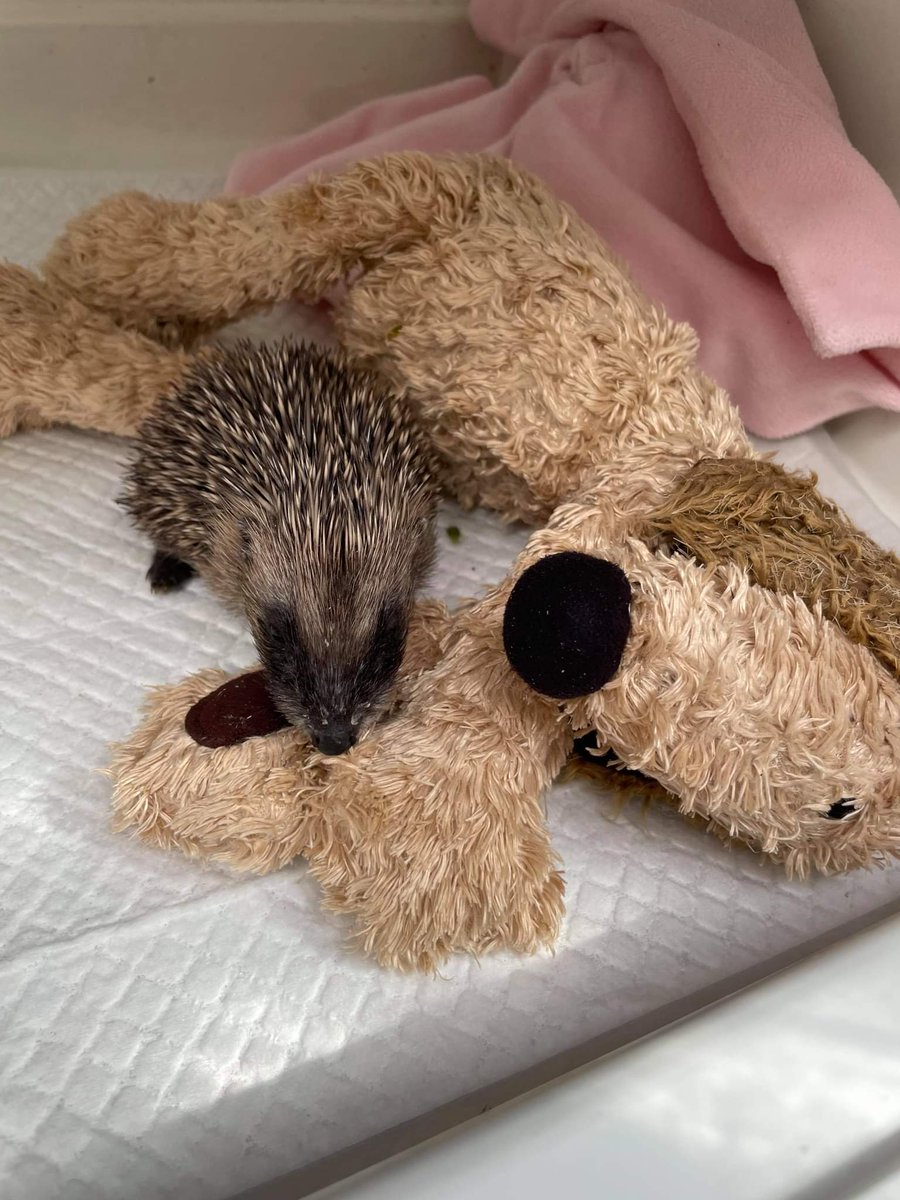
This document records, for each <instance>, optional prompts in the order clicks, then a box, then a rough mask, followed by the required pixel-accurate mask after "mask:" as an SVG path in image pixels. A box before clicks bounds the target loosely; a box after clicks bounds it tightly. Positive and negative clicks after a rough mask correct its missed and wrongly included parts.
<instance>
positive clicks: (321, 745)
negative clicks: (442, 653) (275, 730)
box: [254, 602, 408, 754]
mask: <svg viewBox="0 0 900 1200" xmlns="http://www.w3.org/2000/svg"><path fill="white" fill-rule="evenodd" d="M407 617H408V614H407V612H406V611H405V610H404V608H403V607H402V606H400V605H398V604H394V603H390V602H385V603H383V604H382V605H381V606H380V607H379V609H378V612H377V616H376V618H375V620H374V622H373V623H372V625H371V626H370V627H369V628H368V630H366V631H363V632H362V633H357V634H356V635H355V636H352V637H347V636H341V633H340V632H336V633H335V635H334V636H333V637H332V638H324V637H323V638H320V639H313V638H311V637H310V635H309V633H308V632H307V631H306V630H305V629H304V626H303V623H302V622H301V620H300V617H299V614H298V613H296V612H295V611H293V610H292V609H291V608H290V607H289V606H287V605H282V604H273V605H270V606H268V607H267V608H265V609H264V610H263V612H262V614H261V616H260V617H259V618H258V620H257V622H256V623H255V625H256V627H255V630H254V634H255V640H256V644H257V648H258V650H259V654H260V657H261V659H262V663H263V668H264V670H265V672H266V675H267V678H268V683H269V690H270V692H271V695H272V698H273V700H274V701H275V704H276V707H277V708H278V709H279V710H280V711H281V713H282V714H283V715H284V716H285V717H286V718H287V719H288V720H289V721H290V722H291V724H293V725H298V726H300V727H301V728H303V729H305V730H306V731H307V732H308V734H309V737H310V740H311V741H312V743H313V745H314V746H315V747H316V749H317V750H319V751H321V753H323V754H344V753H345V752H346V751H347V750H349V749H350V748H351V746H353V745H355V743H356V742H357V741H358V740H359V738H360V736H361V735H362V733H363V732H364V731H365V730H366V729H367V728H368V727H370V726H371V725H372V724H374V723H375V721H376V720H377V719H378V718H379V716H381V714H382V713H383V711H384V708H385V705H386V703H387V700H388V697H389V695H390V692H391V688H392V685H393V683H394V680H395V679H396V676H397V672H398V670H399V668H400V663H401V661H402V659H403V651H404V648H405V645H406V633H407V624H408V620H407ZM344 632H345V634H346V631H344Z"/></svg>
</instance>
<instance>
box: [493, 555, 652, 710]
mask: <svg viewBox="0 0 900 1200" xmlns="http://www.w3.org/2000/svg"><path fill="white" fill-rule="evenodd" d="M630 609H631V586H630V585H629V583H628V579H627V577H626V575H625V573H624V571H622V569H621V568H620V567H617V566H616V564H615V563H611V562H608V561H607V560H606V559H605V558H597V557H595V556H594V555H591V554H580V553H577V552H575V551H565V552H563V553H561V554H551V555H549V556H548V557H546V558H542V559H540V560H539V561H538V562H536V563H534V564H533V565H532V566H530V567H529V568H528V569H527V570H526V571H524V572H523V573H522V575H521V576H520V577H519V579H518V580H517V582H516V584H515V587H514V588H513V590H512V592H511V593H510V596H509V600H508V601H507V603H506V611H505V613H504V615H503V648H504V650H505V651H506V657H507V658H508V660H509V664H510V666H511V667H512V669H513V670H514V671H515V672H516V674H517V675H519V676H520V677H521V678H522V679H523V680H524V681H525V683H527V684H528V686H529V687H530V688H533V689H534V691H536V692H540V694H541V695H543V696H549V697H550V698H552V699H554V700H573V699H575V698H576V697H578V696H589V695H590V694H591V693H592V692H596V691H599V690H600V688H602V687H603V686H604V685H605V684H607V683H609V681H610V679H612V678H613V676H614V675H615V673H616V671H617V670H618V669H619V664H620V663H621V661H622V655H623V653H624V651H625V646H626V644H627V642H628V637H629V634H630V633H631V611H630Z"/></svg>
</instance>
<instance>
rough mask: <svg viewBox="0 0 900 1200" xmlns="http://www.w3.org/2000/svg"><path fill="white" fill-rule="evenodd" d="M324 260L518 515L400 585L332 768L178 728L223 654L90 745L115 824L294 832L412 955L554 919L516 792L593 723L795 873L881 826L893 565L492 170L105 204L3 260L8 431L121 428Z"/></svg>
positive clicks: (452, 474) (401, 383)
mask: <svg viewBox="0 0 900 1200" xmlns="http://www.w3.org/2000/svg"><path fill="white" fill-rule="evenodd" d="M339 283H341V284H344V285H345V293H344V296H343V298H342V300H341V302H340V305H339V308H338V311H337V325H338V330H339V333H340V337H341V340H342V342H343V343H344V345H345V346H346V347H347V348H348V350H349V351H350V352H351V353H352V354H353V355H354V356H356V357H358V358H359V359H360V360H362V361H364V362H366V363H367V364H369V365H374V366H377V367H378V368H379V369H380V370H381V371H382V372H384V373H385V374H386V375H387V376H388V377H389V378H390V380H391V381H392V383H393V384H394V385H395V386H396V387H398V388H400V389H402V391H403V392H404V393H405V394H406V395H407V396H408V397H409V398H410V399H411V401H412V402H413V403H414V404H415V406H416V408H417V410H418V412H419V414H420V417H421V420H422V422H423V424H424V425H425V427H426V428H427V430H428V431H429V433H430V435H431V438H432V440H433V442H434V445H435V447H436V449H437V451H438V453H439V455H440V459H441V462H442V466H443V473H444V482H445V484H446V487H447V489H448V491H449V492H450V493H451V494H453V495H454V496H455V497H456V498H457V499H459V500H460V501H461V502H462V503H463V504H466V505H474V504H482V505H486V506H488V507H490V508H492V509H494V510H495V511H497V512H499V513H500V514H502V515H503V516H504V517H507V518H511V519H517V518H518V519H524V520H527V521H529V522H532V523H544V527H543V528H542V529H541V530H540V531H539V532H537V533H535V535H534V536H533V537H532V539H531V541H530V542H529V544H528V546H527V547H526V549H525V551H524V552H523V554H522V556H521V557H520V559H519V561H518V562H517V563H516V564H515V566H514V569H513V571H512V572H511V574H510V576H509V578H508V579H506V580H505V581H504V582H503V583H501V584H499V585H498V586H497V587H496V588H494V589H492V590H491V591H490V592H489V593H488V594H487V595H486V596H484V597H483V598H482V599H480V600H479V601H477V602H476V603H474V604H472V605H469V606H466V607H464V608H463V609H461V610H460V611H459V612H457V613H456V614H454V615H452V616H450V615H448V614H447V613H446V612H445V611H444V610H443V609H441V608H440V607H439V606H435V605H434V604H432V603H430V602H426V603H424V604H423V605H421V606H420V609H419V612H418V615H417V618H416V622H415V623H414V629H413V634H412V636H411V639H410V646H409V650H408V653H407V660H406V663H405V667H404V677H403V682H402V687H401V690H400V695H399V696H398V710H397V712H396V715H395V716H394V717H393V718H392V720H391V721H390V722H389V723H387V724H386V725H384V726H383V727H382V728H380V729H379V730H376V731H375V733H374V734H373V735H372V736H371V737H370V738H368V739H367V740H366V741H364V742H363V743H361V744H360V745H359V746H357V747H356V748H355V749H354V750H353V751H352V752H351V753H350V754H348V755H347V756H346V757H345V758H342V759H340V760H335V761H326V760H324V759H322V758H321V757H320V756H318V755H316V754H315V753H314V752H313V751H312V750H311V749H310V748H309V747H308V746H307V745H306V744H305V743H304V742H303V739H302V737H301V735H300V734H299V733H298V731H296V730H293V729H286V730H281V731H279V732H274V733H272V734H271V735H270V736H268V737H261V738H254V739H252V740H250V741H244V742H242V743H240V744H237V745H233V746H228V747H221V748H219V749H209V748H205V747H201V746H199V745H198V744H197V743H196V742H195V741H194V740H193V739H192V738H191V736H190V735H189V734H188V733H187V732H186V730H185V728H184V721H185V715H186V713H187V712H188V710H189V709H190V708H191V705H192V704H193V703H194V702H196V701H197V700H199V699H201V697H203V696H204V695H205V694H206V693H207V692H209V691H210V690H211V688H213V687H214V686H216V684H217V683H221V682H222V681H223V677H222V676H220V675H214V674H211V673H208V672H207V673H203V674H202V675H201V676H198V677H194V678H193V679H190V680H186V681H185V682H184V683H182V684H180V685H177V686H176V687H175V688H168V689H164V690H163V691H161V692H158V693H156V694H155V695H154V697H153V698H152V699H151V702H150V708H149V712H148V715H147V718H146V721H145V723H144V724H143V725H142V726H141V728H140V729H139V730H138V731H137V732H136V734H135V735H134V737H133V738H132V740H131V741H130V742H129V743H128V744H126V745H125V746H122V747H119V748H118V750H117V753H116V758H115V762H114V767H113V775H114V779H115V785H116V800H115V803H116V808H117V811H118V813H119V821H120V823H121V824H123V825H133V826H135V827H136V828H137V829H138V831H139V833H140V834H141V836H143V837H145V838H147V839H149V840H152V841H155V842H157V843H159V844H162V845H177V846H179V847H181V848H182V849H183V850H185V851H187V852H189V853H192V854H196V855H199V856H201V857H208V858H217V859H222V860H225V861H228V862H231V863H233V864H234V865H236V866H238V867H249V868H253V869H259V870H265V869H271V868H273V867H277V866H280V865H282V864H284V863H285V862H287V861H289V860H290V859H291V858H293V857H295V856H296V855H298V854H303V855H305V856H306V857H307V859H308V861H309V863H310V866H311V869H312V870H313V872H314V873H315V875H316V877H317V878H318V879H319V880H320V882H321V883H322V886H323V889H324V891H325V895H326V900H327V902H328V904H329V905H331V906H332V907H334V908H337V909H340V910H343V911H347V912H350V913H352V914H353V915H354V917H355V919H356V923H357V927H358V930H359V932H360V935H361V937H362V939H363V941H364V943H365V945H366V946H367V948H368V949H369V950H370V951H371V952H372V953H373V954H375V956H376V957H377V958H378V959H379V960H380V961H382V962H385V963H390V964H393V965H398V966H404V967H409V966H415V967H422V968H430V967H433V966H434V965H435V964H437V963H439V962H440V961H442V959H444V958H445V957H446V956H447V955H448V954H449V953H451V952H453V951H457V950H468V951H472V952H476V953H479V952H483V951H485V950H487V949H489V948H492V947H494V946H507V947H512V948H515V949H518V950H522V951H531V950H534V949H535V948H536V947H538V946H539V945H542V944H547V943H550V942H552V940H553V939H554V937H555V936H556V932H557V929H558V923H559V919H560V915H561V911H562V890H563V889H562V881H561V878H560V876H559V873H558V870H557V863H556V861H555V858H554V854H553V851H552V847H551V845H550V842H549V837H548V834H547V830H546V827H545V824H544V820H543V811H542V799H543V795H544V792H545V791H546V788H547V786H548V785H549V783H550V782H551V781H552V779H553V778H554V776H555V775H556V774H557V773H558V771H559V770H560V768H561V766H562V765H563V763H564V761H565V759H566V757H567V755H568V754H569V752H570V750H571V747H572V744H573V740H574V738H575V736H576V735H577V734H579V733H583V732H585V731H587V730H595V731H596V734H597V745H598V749H599V751H600V753H609V752H611V753H612V755H613V756H614V758H615V759H616V760H617V761H618V762H619V763H621V764H622V765H624V766H625V767H627V768H629V769H631V770H633V771H639V772H641V773H643V774H644V775H646V776H648V777H650V778H651V779H654V780H656V781H657V782H658V783H660V784H661V785H662V786H663V787H664V788H665V789H666V790H667V792H668V793H669V794H670V795H671V796H672V797H673V798H674V799H675V800H676V801H677V802H678V804H679V805H680V807H681V808H682V810H683V811H685V812H689V813H693V814H697V815H699V816H702V817H705V818H707V819H708V820H709V821H710V822H712V823H713V824H714V825H715V826H716V827H717V828H718V829H719V830H721V831H722V832H724V833H725V834H727V835H729V836H735V837H739V838H741V839H743V840H745V841H747V842H749V843H750V844H751V845H752V846H754V847H755V848H757V849H760V850H762V851H765V852H766V853H769V854H773V855H775V856H777V857H780V858H782V859H784V860H785V861H786V862H787V863H788V864H789V866H790V867H791V868H792V869H794V870H799V871H805V870H807V869H809V868H811V867H815V868H819V869H825V870H836V869H845V868H848V867H853V866H857V865H861V864H864V863H867V862H870V861H873V860H877V859H880V858H883V857H884V856H886V855H889V854H891V853H896V852H897V851H898V850H900V684H898V678H897V667H898V659H900V630H898V622H900V564H898V562H897V559H896V558H894V556H892V555H890V554H887V553H886V552H884V551H882V550H880V549H879V548H878V547H877V546H874V545H873V544H872V543H871V542H870V541H869V540H868V539H867V538H865V537H864V535H862V534H861V533H859V531H857V530H855V529H853V527H852V526H851V525H849V523H848V522H847V521H846V519H845V518H843V517H842V516H841V514H840V513H838V512H837V511H836V510H835V509H834V508H833V506H830V505H828V504H827V502H825V501H823V500H822V498H821V497H820V496H819V495H818V493H817V492H816V491H815V487H814V481H810V480H803V479H798V478H796V477H793V476H789V475H787V474H786V473H785V472H783V471H781V469H780V468H778V467H776V466H774V465H772V464H770V463H766V462H761V461H759V460H758V459H757V458H756V457H755V455H754V453H753V451H752V449H751V447H750V445H749V443H748V441H747V439H746V436H745V434H744V432H743V429H742V427H741V423H740V420H739V418H738V416H737V413H736V411H735V410H734V408H733V407H732V405H731V404H730V402H729V401H728V399H727V397H726V396H725V394H724V393H723V392H722V390H721V389H719V388H717V387H716V386H715V385H714V384H713V383H712V382H711V381H710V380H709V379H708V378H707V377H706V376H705V375H703V373H702V372H701V371H700V370H699V369H698V367H697V365H696V359H695V356H696V338H695V335H694V334H693V331H692V330H690V329H689V328H688V327H687V326H685V325H680V324H676V323H673V322H672V321H671V320H669V318H668V317H667V316H666V315H665V314H664V313H663V312H661V311H660V310H659V309H658V308H656V307H655V306H653V305H651V304H650V303H648V302H647V301H646V300H645V299H644V298H643V297H642V296H641V295H640V293H639V292H638V291H637V290H636V288H635V287H634V285H633V284H632V283H631V281H630V280H629V279H628V277H627V274H626V273H625V271H624V270H623V268H622V267H621V266H620V265H619V264H618V263H617V262H616V261H615V259H614V258H613V257H612V256H611V255H610V254H609V252H608V251H607V249H606V248H605V247H604V246H603V245H602V243H601V242H600V241H599V239H598V238H597V237H596V235H595V234H594V233H593V232H592V231H591V230H590V229H589V228H588V227H587V226H585V225H584V224H583V223H582V222H581V221H580V220H579V219H578V218H577V217H576V216H575V214H574V213H572V212H571V210H569V209H568V208H566V206H564V205H562V204H560V203H559V202H558V201H556V200H555V199H554V198H553V197H552V196H551V195H550V194H549V193H548V192H547V191H546V189H544V187H543V186H542V185H541V184H540V183H539V182H537V181H536V180H534V179H533V178H531V177H530V176H527V175H525V174H524V173H522V172H521V171H519V170H517V169H516V168H515V167H513V166H512V165H511V164H509V163H507V162H505V161H502V160H497V159H492V158H484V157H478V156H472V157H463V158H439V159H434V158H428V157H426V156H422V155H414V154H411V155H394V156H390V157H388V158H385V159H381V160H378V161H375V162H369V163H360V164H356V165H354V166H352V167H350V168H348V169H347V170H346V171H345V172H344V173H342V174H340V175H337V176H335V177H333V178H330V179H326V180H323V181H316V182H312V183H309V184H307V185H304V186H302V187H299V188H296V189H291V190H289V191H285V192H283V193H280V194H277V195H274V196H271V197H261V198H259V197H254V198H247V199H239V198H229V199H226V200H213V201H205V202H200V203H198V204H172V203H168V202H165V201H158V200H153V199H150V198H148V197H145V196H140V195H135V194H129V195H124V196H121V197H116V198H113V199H112V200H110V201H107V202H105V203H104V204H102V205H100V206H99V207H98V208H96V209H94V210H92V211H90V212H88V213H87V214H85V215H84V216H82V217H81V218H78V219H77V220H76V221H75V222H73V224H72V225H71V226H70V227H69V229H68V230H67V231H66V233H65V234H64V236H63V237H62V238H61V239H60V241H59V243H58V244H57V246H56V247H55V248H54V250H53V252H52V254H51V255H50V258H49V259H48V262H47V264H46V267H45V279H44V280H43V281H38V280H35V279H33V278H31V277H29V276H27V274H25V273H22V272H20V271H18V269H16V268H7V269H6V273H5V275H4V276H3V279H2V283H0V329H2V332H3V333H4V338H5V342H4V344H5V345H6V346H7V347H9V346H10V344H11V345H12V347H13V348H12V349H11V350H10V349H7V352H6V354H5V355H4V357H3V359H2V360H0V422H2V423H3V429H4V430H6V431H7V432H11V431H12V429H14V428H15V427H16V425H21V426H25V427H33V426H35V425H40V424H46V423H49V422H51V421H58V420H66V421H69V422H71V423H75V424H82V425H85V426H87V427H96V428H105V429H110V430H112V431H114V432H117V433H129V432H132V431H133V430H134V429H135V428H136V427H137V425H138V423H139V422H140V420H141V419H142V417H143V416H144V415H145V413H146V412H147V411H148V409H149V407H150V406H151V405H152V404H153V403H154V402H155V399H156V397H158V395H159V394H160V391H161V390H162V389H164V388H165V387H166V386H168V385H169V384H170V383H171V382H172V381H176V380H178V379H180V378H183V376H184V374H185V373H186V372H188V371H190V369H191V364H192V358H191V354H190V352H189V349H188V347H189V345H190V343H191V342H192V341H193V340H194V339H195V338H196V337H197V335H198V334H207V333H210V332H213V331H214V330H215V329H217V328H218V327H219V326H221V325H222V324H224V323H226V322H228V321H230V320H233V319H235V318H238V317H241V316H244V315H246V314H247V313H248V312H250V311H252V310H255V309H258V308H260V307H264V306H266V305H269V304H271V303H274V302H276V301H278V300H282V299H285V298H289V297H293V296H301V297H304V298H309V299H315V298H318V297H321V296H322V295H324V294H325V293H326V292H328V291H329V290H330V289H332V288H333V287H334V286H335V285H337V284H339ZM48 312H49V313H50V314H51V315H50V316H49V317H48V315H47V314H48ZM47 321H49V322H50V324H51V325H52V328H53V329H54V342H53V348H52V352H50V351H48V352H46V353H45V352H44V351H42V348H41V346H42V342H41V336H40V335H41V330H42V329H44V328H46V324H41V323H42V322H44V323H46V322H47ZM94 344H96V345H97V346H99V347H101V348H102V352H100V351H99V350H98V353H97V356H96V360H94V359H92V357H91V355H92V351H91V347H92V345H94ZM67 347H68V352H67V349H66V348H67ZM200 353H202V350H201V351H200ZM73 364H74V365H73ZM76 368H77V369H76ZM22 379H25V380H27V384H28V385H27V387H24V388H23V387H19V388H18V389H17V387H16V381H17V380H22ZM60 380H63V381H66V383H67V386H68V392H67V400H66V403H65V405H63V404H61V403H60V400H59V388H58V386H57V385H58V383H59V381H60ZM719 514H721V521H720V520H719ZM782 548H784V549H783V552H781V551H782ZM823 581H828V582H827V583H824V582H823Z"/></svg>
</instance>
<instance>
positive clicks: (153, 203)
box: [43, 154, 490, 335]
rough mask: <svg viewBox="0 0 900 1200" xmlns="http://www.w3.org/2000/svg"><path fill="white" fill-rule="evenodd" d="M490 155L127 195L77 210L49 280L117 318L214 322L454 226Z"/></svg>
mask: <svg viewBox="0 0 900 1200" xmlns="http://www.w3.org/2000/svg"><path fill="white" fill-rule="evenodd" d="M489 164H490V160H484V159H478V158H468V159H467V158H455V159H450V158H448V159H433V158H430V157H428V156H427V155H421V154H395V155H388V156H386V157H385V158H382V159H377V160H372V161H368V162H361V163H356V164H354V165H353V166H351V167H349V168H348V169H347V170H346V171H344V172H342V173H340V174H338V175H334V176H331V177H329V178H327V179H324V180H313V181H310V182H308V183H305V184H303V185H301V186H299V187H294V188H288V189H286V190H284V191H283V192H280V193H276V194H274V195H271V196H252V197H225V198H220V199H214V200H203V201H199V202H178V201H171V200H161V199H157V198H155V197H152V196H147V195H145V194H142V193H140V192H126V193H122V194H120V195H117V196H112V197H110V198H109V199H107V200H104V201H102V202H101V203H100V204H98V205H96V206H95V207H93V208H90V209H88V210H87V211H86V212H84V213H82V214H81V216H79V217H76V218H75V219H74V220H73V221H72V222H70V224H69V225H68V226H67V228H66V229H65V231H64V232H63V234H62V236H61V237H60V238H59V239H58V241H57V242H56V244H55V245H54V247H53V248H52V250H51V251H50V254H49V256H48V258H47V260H46V262H45V263H44V268H43V269H44V272H45V274H46V276H47V277H48V279H51V280H52V281H53V282H54V283H56V284H57V285H59V286H61V287H63V288H65V290H66V291H68V292H69V293H70V294H72V295H75V296H78V298H79V299H80V300H81V301H82V302H83V303H85V304H89V305H90V306H91V307H93V308H96V309H100V310H102V311H104V312H106V313H108V314H110V315H111V316H112V317H114V319H115V320H116V321H118V322H119V323H120V324H124V325H128V326H130V327H132V328H135V329H140V330H142V331H143V332H145V333H150V334H154V335H155V333H156V332H157V331H158V330H159V329H160V328H166V327H167V323H169V324H168V327H169V328H171V327H172V326H174V327H175V328H177V327H178V326H179V325H180V326H183V327H185V328H187V329H188V330H190V331H191V332H192V333H196V332H197V331H203V330H205V331H209V330H212V329H214V328H216V327H218V326H221V325H223V324H226V323H227V322H229V321H232V320H235V319H237V318H238V317H241V316H244V315H246V314H248V313H250V312H253V311H255V310H257V309H261V308H265V307H267V306H270V305H272V304H275V303H278V302H279V301H282V300H287V299H290V298H292V297H295V296H301V297H303V298H304V299H309V300H313V299H317V298H320V297H321V296H322V295H323V294H324V292H326V291H327V290H328V288H330V287H331V286H332V285H334V284H335V283H336V282H338V281H339V280H341V279H342V278H344V277H345V276H346V275H347V274H348V272H349V271H350V270H351V269H352V268H353V267H354V266H356V265H359V264H363V263H365V262H367V261H372V260H377V259H381V258H383V257H384V256H385V255H387V254H390V253H391V252H392V251H395V250H397V249H401V248H404V247H408V246H410V245H412V244H413V243H414V242H417V241H420V240H422V239H424V238H425V237H428V236H430V235H431V234H432V233H433V232H434V231H435V230H436V229H438V230H439V229H441V228H445V227H449V226H454V225H457V224H458V223H459V221H460V219H461V217H462V215H463V214H464V213H466V212H468V211H469V210H471V209H472V207H473V204H474V198H475V196H476V193H477V189H478V186H479V180H480V175H481V174H483V173H484V172H485V171H486V170H489V169H490V165H489Z"/></svg>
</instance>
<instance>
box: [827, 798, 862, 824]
mask: <svg viewBox="0 0 900 1200" xmlns="http://www.w3.org/2000/svg"><path fill="white" fill-rule="evenodd" d="M855 812H856V801H855V800H854V799H852V798H850V797H847V796H845V797H844V799H843V800H836V801H835V802H834V804H832V806H831V808H829V810H828V812H827V813H826V814H825V816H826V817H827V818H828V820H829V821H843V819H844V817H849V816H850V814H851V813H855Z"/></svg>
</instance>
